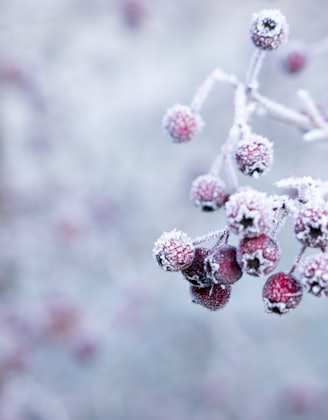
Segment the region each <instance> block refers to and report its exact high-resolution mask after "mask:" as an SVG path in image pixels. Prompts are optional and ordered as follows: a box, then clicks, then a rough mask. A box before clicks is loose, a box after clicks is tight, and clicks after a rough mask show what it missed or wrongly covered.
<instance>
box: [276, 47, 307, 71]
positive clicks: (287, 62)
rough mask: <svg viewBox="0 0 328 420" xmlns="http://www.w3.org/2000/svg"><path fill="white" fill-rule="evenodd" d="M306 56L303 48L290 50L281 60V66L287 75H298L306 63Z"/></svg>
mask: <svg viewBox="0 0 328 420" xmlns="http://www.w3.org/2000/svg"><path fill="white" fill-rule="evenodd" d="M308 58H309V57H308V54H307V52H306V50H305V49H304V48H301V47H299V48H293V49H290V50H289V51H288V52H287V53H286V54H285V55H284V57H283V59H282V65H283V68H284V70H285V71H286V72H287V73H290V74H294V73H299V72H300V71H302V70H303V69H304V67H305V66H306V65H307V62H308Z"/></svg>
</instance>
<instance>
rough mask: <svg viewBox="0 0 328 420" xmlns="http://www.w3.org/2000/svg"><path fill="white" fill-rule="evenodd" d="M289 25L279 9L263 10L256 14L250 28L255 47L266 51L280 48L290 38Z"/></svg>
mask: <svg viewBox="0 0 328 420" xmlns="http://www.w3.org/2000/svg"><path fill="white" fill-rule="evenodd" d="M288 32H289V28H288V24H287V21H286V18H285V16H284V15H283V14H282V13H281V12H280V10H278V9H271V10H262V11H260V12H259V13H256V14H254V16H253V20H252V23H251V26H250V35H251V40H252V41H253V43H254V45H255V46H256V47H257V48H259V49H261V50H266V51H271V50H274V49H276V48H278V47H279V46H280V45H281V44H282V43H283V42H286V41H287V38H288Z"/></svg>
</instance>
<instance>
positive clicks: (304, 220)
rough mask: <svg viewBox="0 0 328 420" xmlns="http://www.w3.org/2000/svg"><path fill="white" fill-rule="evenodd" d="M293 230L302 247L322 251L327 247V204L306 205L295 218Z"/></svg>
mask: <svg viewBox="0 0 328 420" xmlns="http://www.w3.org/2000/svg"><path fill="white" fill-rule="evenodd" d="M294 230H295V235H296V238H297V239H298V240H299V241H300V242H301V243H302V244H303V245H306V246H309V247H312V248H321V249H323V250H324V249H325V248H326V247H327V245H328V206H327V204H323V205H322V206H319V205H316V206H313V205H311V204H306V205H305V206H304V207H303V208H302V209H301V210H300V212H299V213H298V215H297V217H296V220H295V226H294Z"/></svg>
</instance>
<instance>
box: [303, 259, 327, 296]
mask: <svg viewBox="0 0 328 420" xmlns="http://www.w3.org/2000/svg"><path fill="white" fill-rule="evenodd" d="M300 280H301V282H302V284H303V286H304V289H305V290H306V291H307V292H309V293H311V294H312V295H314V296H317V297H328V255H327V254H317V255H310V256H309V257H307V258H306V259H305V260H304V261H303V262H302V263H301V264H300Z"/></svg>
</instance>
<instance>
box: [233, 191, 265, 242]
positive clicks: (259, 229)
mask: <svg viewBox="0 0 328 420" xmlns="http://www.w3.org/2000/svg"><path fill="white" fill-rule="evenodd" d="M225 212H226V217H227V223H228V227H229V229H230V230H231V232H233V233H235V234H236V235H241V236H245V237H248V238H252V237H255V236H259V235H261V234H262V233H265V231H266V230H267V229H268V228H269V227H270V225H271V224H272V220H273V209H272V202H271V200H270V199H269V198H268V197H267V196H266V194H264V193H261V192H259V191H256V190H252V189H247V190H243V191H239V192H237V193H234V194H231V195H230V197H229V200H228V201H227V202H226V204H225Z"/></svg>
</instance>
